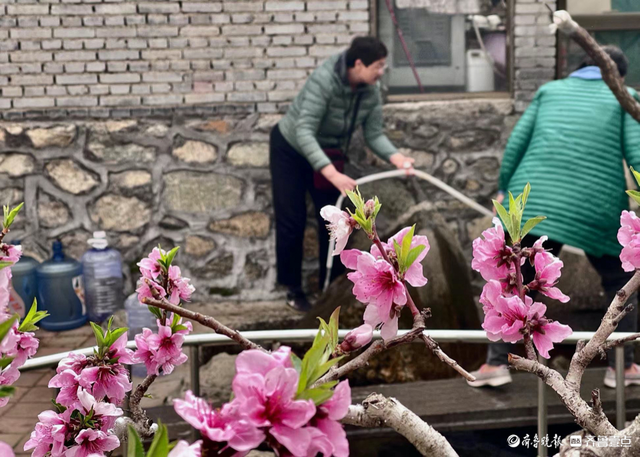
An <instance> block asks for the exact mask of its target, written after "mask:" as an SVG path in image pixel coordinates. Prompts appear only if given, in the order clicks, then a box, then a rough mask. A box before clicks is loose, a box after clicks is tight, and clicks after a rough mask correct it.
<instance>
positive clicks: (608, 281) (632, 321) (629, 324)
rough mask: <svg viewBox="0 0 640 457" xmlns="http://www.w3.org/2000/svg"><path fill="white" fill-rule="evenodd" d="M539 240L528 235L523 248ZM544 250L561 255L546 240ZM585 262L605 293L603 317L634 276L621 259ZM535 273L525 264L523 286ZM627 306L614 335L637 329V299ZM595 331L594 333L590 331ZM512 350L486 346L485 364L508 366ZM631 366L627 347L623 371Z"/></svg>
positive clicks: (609, 356)
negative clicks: (593, 271) (625, 267)
mask: <svg viewBox="0 0 640 457" xmlns="http://www.w3.org/2000/svg"><path fill="white" fill-rule="evenodd" d="M537 240H538V238H537V237H534V236H530V235H527V236H525V237H524V238H523V240H522V246H523V247H531V246H533V243H535V242H536V241H537ZM543 246H544V247H545V248H546V249H549V250H550V252H551V253H552V254H553V255H555V256H558V255H559V254H560V250H561V249H562V243H558V242H556V241H552V240H547V241H546V242H545V243H544V245H543ZM587 258H588V259H589V262H591V265H593V267H594V268H595V269H596V271H597V272H598V274H599V275H600V280H601V282H602V288H603V289H604V292H605V295H606V297H607V302H606V307H604V308H603V316H604V312H605V311H606V309H607V307H608V306H609V304H610V303H611V301H612V300H613V298H614V297H615V295H616V292H617V291H618V290H620V289H622V287H623V286H624V285H625V284H626V283H627V282H628V281H629V279H631V277H632V276H633V272H630V273H627V272H626V271H624V270H623V269H622V266H621V264H620V258H619V257H614V256H611V255H603V256H602V257H594V256H592V255H589V254H587ZM535 273H536V272H535V269H534V267H532V266H531V264H530V263H529V262H525V264H524V265H523V266H522V277H523V279H524V283H525V284H527V283H529V282H531V281H532V280H533V278H534V277H535ZM536 294H537V292H532V293H531V294H530V296H531V297H532V298H534V299H535V297H536ZM628 303H633V304H634V307H633V311H631V312H630V313H629V314H627V315H626V316H625V317H624V319H622V321H620V323H619V324H618V328H617V329H616V331H618V332H636V331H637V328H638V306H637V304H638V296H637V294H633V295H632V296H631V297H630V298H629V301H628ZM593 330H595V329H593ZM512 350H513V345H512V344H511V343H491V344H489V350H488V352H487V363H488V364H489V365H494V366H497V365H507V363H508V354H509V352H510V351H512ZM607 360H608V362H609V366H611V367H615V350H613V349H611V350H609V351H607ZM632 364H633V346H632V345H629V344H627V345H626V346H625V347H624V365H625V367H626V368H629V367H631V365H632Z"/></svg>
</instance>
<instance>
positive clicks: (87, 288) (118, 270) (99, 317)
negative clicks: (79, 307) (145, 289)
mask: <svg viewBox="0 0 640 457" xmlns="http://www.w3.org/2000/svg"><path fill="white" fill-rule="evenodd" d="M87 243H89V246H91V249H89V250H88V251H87V252H85V253H84V255H83V256H82V259H81V262H82V276H83V281H84V298H85V302H86V305H87V313H88V315H89V320H90V321H92V322H96V323H101V322H103V321H105V320H106V319H108V318H109V317H110V316H111V315H113V313H115V312H116V311H118V310H119V309H122V307H123V301H124V296H123V292H122V290H123V287H124V284H123V279H122V256H121V255H120V252H118V251H117V250H116V249H111V248H109V247H108V246H109V243H108V241H107V235H106V233H105V232H93V238H91V239H89V240H88V241H87Z"/></svg>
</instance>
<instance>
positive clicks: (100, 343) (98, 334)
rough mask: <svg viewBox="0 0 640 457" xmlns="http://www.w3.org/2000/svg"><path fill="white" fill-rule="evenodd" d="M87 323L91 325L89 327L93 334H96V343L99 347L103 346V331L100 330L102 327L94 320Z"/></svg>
mask: <svg viewBox="0 0 640 457" xmlns="http://www.w3.org/2000/svg"><path fill="white" fill-rule="evenodd" d="M89 325H91V329H92V330H93V334H94V335H95V336H96V343H97V344H98V347H99V348H103V347H104V345H105V344H104V343H105V341H104V333H103V331H102V327H100V326H99V325H98V324H96V323H95V322H89Z"/></svg>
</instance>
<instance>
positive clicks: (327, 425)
mask: <svg viewBox="0 0 640 457" xmlns="http://www.w3.org/2000/svg"><path fill="white" fill-rule="evenodd" d="M350 405H351V387H349V381H342V382H340V383H339V384H338V385H337V386H336V387H335V389H334V391H333V396H332V397H331V398H330V399H329V400H327V401H326V402H324V403H323V404H321V405H320V406H319V407H318V408H317V411H316V415H315V416H314V418H313V419H312V420H311V422H310V423H311V425H312V426H313V427H315V428H316V429H317V430H319V431H320V432H321V433H322V435H324V437H322V436H319V435H317V434H314V436H312V438H311V442H312V445H311V448H310V451H312V450H313V449H314V448H317V452H322V453H323V454H324V455H325V456H327V457H328V456H331V455H333V456H335V457H348V456H349V442H348V441H347V434H346V432H345V431H344V427H343V426H342V424H341V423H340V422H339V421H340V420H341V419H342V418H344V416H346V415H347V412H348V411H349V406H350ZM314 443H315V444H316V445H315V446H314ZM326 443H329V444H330V451H329V449H327V444H326ZM315 455H316V454H312V452H309V453H308V454H307V456H308V457H315Z"/></svg>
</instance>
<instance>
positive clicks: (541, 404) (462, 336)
mask: <svg viewBox="0 0 640 457" xmlns="http://www.w3.org/2000/svg"><path fill="white" fill-rule="evenodd" d="M317 332H318V330H317V329H301V330H252V331H247V332H242V334H243V335H244V336H245V337H246V338H248V339H250V340H251V341H254V342H256V343H258V344H261V345H267V344H274V343H293V342H297V343H305V342H311V341H313V339H314V338H315V336H316V333H317ZM348 332H349V330H340V331H339V336H340V337H341V338H344V337H345V336H346V334H347V333H348ZM407 332H408V330H400V331H398V334H399V335H403V334H405V333H407ZM424 333H425V334H426V335H429V336H431V337H432V338H433V339H435V340H436V341H437V342H439V343H473V344H486V343H490V341H489V340H488V339H487V336H486V333H485V332H484V331H483V330H425V332H424ZM594 333H595V332H574V333H573V334H572V335H571V336H569V337H568V338H566V339H565V340H564V341H563V342H562V343H559V344H576V343H577V342H578V341H579V340H589V339H590V338H592V337H593V335H594ZM631 335H632V333H623V332H620V333H613V334H611V336H610V337H609V340H614V339H618V338H625V337H629V336H631ZM374 339H380V332H374ZM418 342H420V343H421V340H414V343H418ZM229 344H236V343H235V342H234V341H232V340H231V339H229V338H227V337H226V336H224V335H219V334H217V333H201V334H195V335H187V336H186V337H185V339H184V346H188V347H190V348H191V355H190V357H189V359H190V366H191V390H192V391H193V392H194V394H195V395H199V394H200V358H199V350H200V347H201V346H225V345H229ZM556 344H558V343H556ZM127 347H129V348H131V349H135V347H136V345H135V341H129V342H128V343H127ZM70 352H74V353H81V354H84V355H90V354H92V353H93V347H88V348H83V349H76V350H73V351H69V352H60V353H58V354H51V355H46V356H43V357H36V358H33V359H30V360H27V362H26V363H25V364H24V365H23V366H22V367H21V368H20V371H29V370H35V369H39V368H51V367H55V366H57V365H58V363H59V362H60V360H62V359H63V358H65V357H67V356H68V355H69V353H70ZM623 360H624V347H623V346H618V347H617V348H616V362H617V363H616V425H617V427H618V428H619V429H622V428H624V422H625V416H626V409H625V391H624V363H623ZM546 435H547V394H546V387H545V384H544V382H543V381H542V380H541V379H538V436H540V437H542V436H546ZM539 452H540V453H539V454H538V455H539V456H541V457H545V456H546V448H545V447H544V446H541V447H540V449H539Z"/></svg>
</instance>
